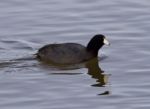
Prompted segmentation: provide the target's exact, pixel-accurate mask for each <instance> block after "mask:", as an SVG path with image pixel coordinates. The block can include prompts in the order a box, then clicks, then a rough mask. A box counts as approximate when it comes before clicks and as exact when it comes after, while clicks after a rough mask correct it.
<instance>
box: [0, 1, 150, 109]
mask: <svg viewBox="0 0 150 109" xmlns="http://www.w3.org/2000/svg"><path fill="white" fill-rule="evenodd" d="M97 33H100V34H104V35H105V36H106V37H107V39H108V40H109V41H110V42H111V46H110V47H106V46H104V47H103V48H102V49H101V50H100V51H99V57H100V61H99V62H97V61H95V62H93V64H91V65H89V66H90V67H89V69H88V68H84V67H82V68H80V69H70V70H69V69H68V70H65V69H56V68H53V67H51V66H48V65H44V64H42V63H40V62H39V61H37V60H36V59H30V58H29V59H27V57H32V56H33V54H35V53H36V52H37V50H38V48H40V47H42V46H43V45H45V44H48V43H62V42H75V43H80V44H83V45H86V44H87V43H88V41H89V40H90V38H91V37H92V36H93V35H95V34H97ZM149 34H150V1H149V0H86V1H85V0H1V1H0V108H1V109H100V108H101V109H150V36H149ZM96 62H97V63H96Z"/></svg>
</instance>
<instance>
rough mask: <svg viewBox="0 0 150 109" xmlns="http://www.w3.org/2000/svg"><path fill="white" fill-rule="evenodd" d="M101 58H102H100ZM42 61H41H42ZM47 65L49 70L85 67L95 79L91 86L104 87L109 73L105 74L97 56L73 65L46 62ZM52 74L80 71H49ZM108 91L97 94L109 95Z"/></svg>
mask: <svg viewBox="0 0 150 109" xmlns="http://www.w3.org/2000/svg"><path fill="white" fill-rule="evenodd" d="M102 59H103V58H102ZM100 60H101V59H100ZM42 63H43V62H42ZM42 65H43V64H42ZM45 65H46V66H47V68H50V69H51V70H74V69H80V68H87V69H88V72H87V74H88V75H90V76H91V78H93V79H95V80H96V83H95V84H92V85H91V86H92V87H105V86H106V85H107V84H108V78H109V74H105V73H104V71H103V70H102V69H101V68H100V67H99V59H98V57H96V58H93V59H91V60H89V61H87V62H84V63H81V64H74V65H58V64H57V65H56V64H55V65H54V64H52V63H46V64H44V67H45ZM50 74H53V75H77V74H82V73H71V72H68V73H61V72H60V73H56V72H55V73H50ZM109 94H110V91H108V90H107V91H104V92H103V93H100V94H98V95H109Z"/></svg>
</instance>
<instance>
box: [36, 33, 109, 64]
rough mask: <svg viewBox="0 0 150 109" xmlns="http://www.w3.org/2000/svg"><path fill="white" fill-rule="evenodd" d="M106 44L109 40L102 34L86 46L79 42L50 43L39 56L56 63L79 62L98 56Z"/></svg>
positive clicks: (42, 59)
mask: <svg viewBox="0 0 150 109" xmlns="http://www.w3.org/2000/svg"><path fill="white" fill-rule="evenodd" d="M104 44H106V45H109V42H108V41H107V40H106V38H105V36H104V35H102V34H97V35H95V36H94V37H93V38H92V39H91V40H90V41H89V43H88V44H87V46H86V47H85V46H83V45H81V44H77V43H60V44H48V45H45V46H44V47H42V48H40V49H39V50H38V53H37V58H38V59H40V60H41V61H46V62H50V63H55V64H78V63H81V62H84V61H88V60H90V59H92V58H94V57H97V56H98V51H99V49H100V48H101V47H102V46H103V45H104Z"/></svg>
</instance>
